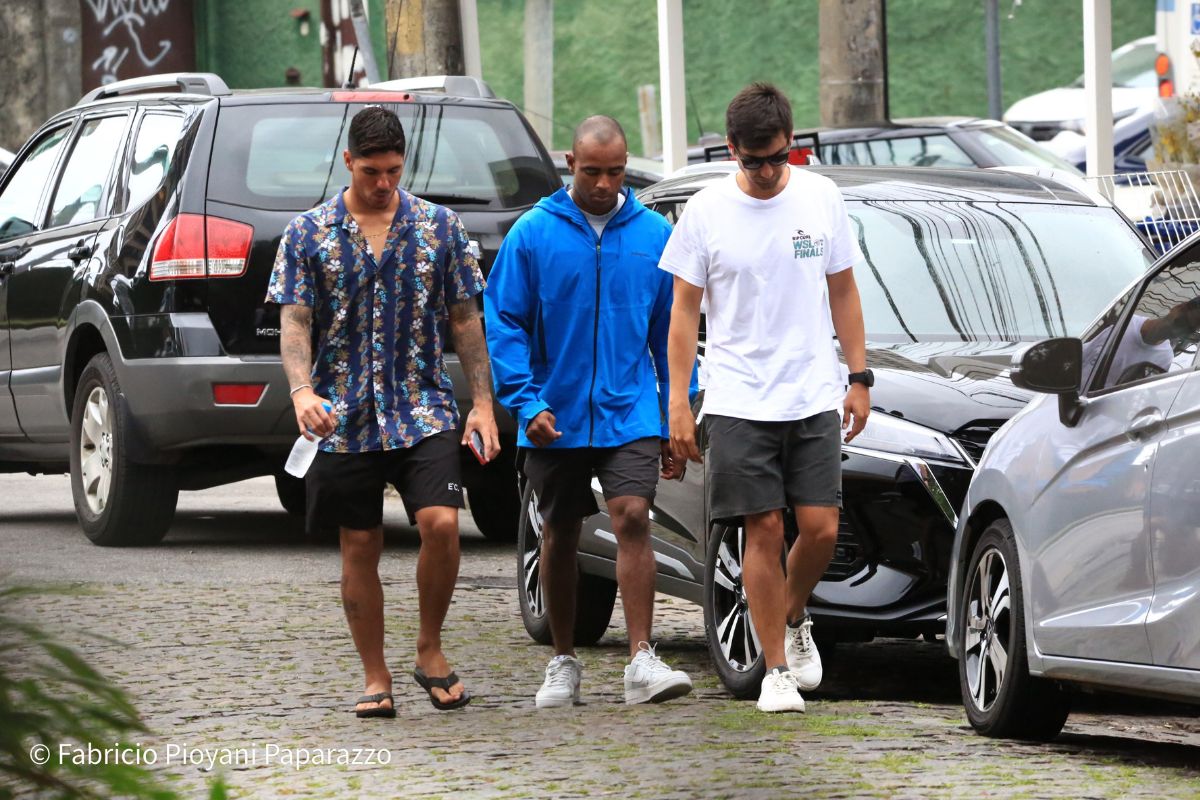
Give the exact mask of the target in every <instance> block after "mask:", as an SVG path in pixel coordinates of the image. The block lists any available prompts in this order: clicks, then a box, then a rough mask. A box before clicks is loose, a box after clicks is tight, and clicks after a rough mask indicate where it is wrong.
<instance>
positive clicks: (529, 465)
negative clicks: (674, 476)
mask: <svg viewBox="0 0 1200 800" xmlns="http://www.w3.org/2000/svg"><path fill="white" fill-rule="evenodd" d="M661 442H662V440H661V439H658V438H649V439H637V440H635V441H632V442H629V443H627V444H623V445H621V446H619V447H564V448H559V449H553V448H551V449H547V450H543V449H541V448H534V447H528V448H522V449H521V456H522V462H523V463H522V467H521V470H522V471H523V472H524V473H525V477H526V478H528V479H529V483H530V484H531V485H532V486H533V490H534V491H535V492H537V496H538V512H539V513H540V514H541V515H542V517H543V518H544V519H550V520H563V521H574V520H578V519H583V518H584V517H589V516H591V515H592V514H595V513H596V512H597V511H599V510H600V507H599V506H597V505H596V496H595V495H593V494H592V475H593V474H594V475H595V476H596V477H597V478H599V479H600V488H601V489H602V490H603V492H604V499H605V500H611V499H612V498H614V497H644V498H646V499H647V500H649V501H651V502H653V501H654V490H655V489H656V488H657V487H658V473H659V464H660V460H661V456H662V445H661Z"/></svg>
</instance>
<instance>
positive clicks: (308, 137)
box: [209, 103, 560, 211]
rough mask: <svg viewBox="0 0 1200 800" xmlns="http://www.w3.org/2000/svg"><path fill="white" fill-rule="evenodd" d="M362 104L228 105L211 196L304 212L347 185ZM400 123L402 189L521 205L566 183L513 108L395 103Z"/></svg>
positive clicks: (466, 201) (438, 197)
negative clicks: (353, 129)
mask: <svg viewBox="0 0 1200 800" xmlns="http://www.w3.org/2000/svg"><path fill="white" fill-rule="evenodd" d="M363 107H364V106H363V105H361V104H351V105H346V104H342V103H329V104H317V103H302V104H301V103H297V104H276V105H255V106H230V107H227V108H223V109H222V111H221V117H220V120H219V121H218V123H217V142H218V144H217V146H216V147H217V152H216V154H214V158H220V159H221V162H222V164H223V168H222V169H220V170H214V172H213V173H212V175H210V177H209V196H210V197H212V198H213V199H215V200H220V201H222V202H227V203H237V204H240V205H251V206H254V207H256V208H265V209H274V210H280V211H284V210H288V211H291V210H296V211H302V210H305V209H308V208H312V207H314V206H316V205H317V204H318V203H320V202H322V201H324V200H326V199H328V198H329V196H330V195H332V194H333V193H334V192H336V191H337V190H338V188H340V187H342V186H346V185H348V184H349V182H350V175H349V173H348V172H347V171H346V166H345V162H344V161H343V159H342V152H343V151H344V150H345V149H346V137H347V133H348V131H347V128H348V127H349V120H350V118H352V117H353V116H354V114H356V113H357V112H358V111H360V110H361V109H362V108H363ZM385 107H386V108H388V109H389V110H391V111H394V112H395V113H396V115H397V116H398V117H399V118H400V122H401V124H402V125H403V126H404V134H405V138H406V153H405V164H404V177H403V178H402V179H401V185H402V186H404V187H405V188H406V189H408V190H409V191H411V192H412V193H414V194H416V195H418V196H419V197H424V198H426V199H428V200H432V201H433V202H436V203H441V204H443V205H448V206H451V207H456V208H457V207H463V206H468V207H472V208H479V209H506V208H520V207H524V206H528V205H532V204H533V203H535V202H537V201H538V200H539V199H541V198H542V197H544V196H546V195H548V194H551V193H553V192H554V191H555V190H556V189H558V187H559V186H560V182H559V180H558V178H557V175H556V174H555V172H554V169H553V167H552V165H551V164H550V163H549V161H547V160H546V159H545V158H544V157H543V155H542V153H541V151H540V150H539V148H538V146H537V142H536V139H534V137H533V136H532V134H530V132H529V130H528V129H527V128H526V127H525V125H524V124H523V123H522V121H521V118H520V116H519V115H518V114H517V112H516V111H515V110H514V109H511V108H506V107H491V106H489V107H479V106H469V105H461V106H460V105H442V104H436V103H428V104H427V103H394V104H392V103H389V104H386V106H385Z"/></svg>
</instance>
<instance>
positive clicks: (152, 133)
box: [126, 114, 183, 208]
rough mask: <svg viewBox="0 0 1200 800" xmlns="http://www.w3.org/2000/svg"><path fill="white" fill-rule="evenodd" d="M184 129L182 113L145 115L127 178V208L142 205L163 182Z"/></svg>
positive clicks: (135, 140) (139, 128) (135, 142)
mask: <svg viewBox="0 0 1200 800" xmlns="http://www.w3.org/2000/svg"><path fill="white" fill-rule="evenodd" d="M182 131H183V117H181V116H179V115H178V114H147V115H146V116H144V117H142V122H141V124H140V125H139V126H138V132H137V137H136V138H135V139H134V145H133V160H132V161H131V162H130V164H129V173H128V178H127V179H126V185H127V188H128V192H129V195H128V196H129V199H128V202H127V204H126V208H136V207H137V206H140V205H141V204H142V203H144V202H146V200H148V199H149V198H150V197H151V196H153V195H154V193H155V192H157V191H158V187H160V186H162V182H163V179H164V178H165V177H166V176H167V168H168V167H170V166H171V159H172V158H173V157H174V156H175V148H176V146H177V145H178V144H179V139H180V136H181V134H182Z"/></svg>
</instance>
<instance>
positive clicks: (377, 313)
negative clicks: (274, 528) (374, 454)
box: [267, 189, 484, 453]
mask: <svg viewBox="0 0 1200 800" xmlns="http://www.w3.org/2000/svg"><path fill="white" fill-rule="evenodd" d="M399 193H400V207H399V208H398V209H397V211H396V216H395V218H394V219H393V220H392V225H391V228H390V229H389V231H388V234H387V244H386V245H385V246H384V248H383V255H382V258H379V259H378V260H377V258H376V257H375V256H373V255H372V254H371V250H370V248H369V247H368V246H367V242H366V239H365V238H364V236H363V234H362V232H361V231H360V229H359V226H358V222H357V221H356V220H355V219H354V217H353V216H352V215H351V214H349V213H348V212H347V211H346V204H345V202H344V200H343V198H342V192H338V194H337V195H336V196H334V197H332V198H330V199H329V200H327V201H326V202H324V203H322V204H321V205H319V206H317V207H316V208H314V209H312V210H311V211H306V212H305V213H303V214H301V215H300V216H298V217H296V218H295V219H294V220H292V221H291V223H289V224H288V226H287V229H286V230H285V231H284V233H283V239H282V240H281V241H280V243H279V252H278V254H277V255H276V257H275V267H274V270H273V271H272V274H271V283H270V285H269V287H268V288H267V302H272V303H280V304H285V305H286V304H297V305H303V306H309V307H311V308H312V309H313V320H314V325H315V327H316V329H317V338H316V354H315V358H314V362H315V363H314V364H313V370H312V383H313V390H314V391H315V392H316V393H317V395H319V396H320V397H323V398H324V399H326V400H327V401H329V403H330V405H332V406H333V416H334V418H335V420H336V422H337V427H336V429H335V430H334V432H333V433H332V434H330V435H329V436H327V437H325V439H324V440H322V442H321V449H322V450H324V451H326V452H333V453H362V452H368V451H372V450H394V449H398V448H404V447H412V446H414V445H416V444H417V443H418V442H420V441H421V440H422V439H424V438H425V437H427V436H432V435H433V434H435V433H440V432H442V431H447V430H453V429H454V428H456V427H457V426H458V408H457V406H456V405H455V404H454V393H453V386H452V384H451V382H450V376H449V375H448V374H447V372H446V365H445V362H444V359H443V357H442V352H443V346H444V339H445V336H446V330H447V320H448V318H449V312H448V308H449V306H450V305H453V304H455V303H461V302H464V301H466V300H469V299H471V298H472V297H474V296H475V295H477V294H479V293H480V292H482V291H483V288H484V282H483V273H482V272H481V271H480V269H479V263H478V261H477V260H476V258H475V255H474V253H473V252H472V249H471V245H470V243H469V241H468V239H467V233H466V230H465V229H464V228H463V225H462V222H460V221H459V219H458V216H457V215H456V214H455V213H454V212H453V211H450V210H449V209H446V208H443V207H441V206H438V205H435V204H433V203H429V202H426V201H424V200H422V199H420V198H418V197H414V196H413V195H411V194H409V193H408V192H406V191H404V190H403V189H400V190H399Z"/></svg>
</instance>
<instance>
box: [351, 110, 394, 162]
mask: <svg viewBox="0 0 1200 800" xmlns="http://www.w3.org/2000/svg"><path fill="white" fill-rule="evenodd" d="M347 144H348V145H349V147H350V156H351V157H352V158H362V157H363V156H373V155H375V154H377V153H386V152H391V151H395V152H397V153H399V154H400V155H404V126H403V125H401V124H400V118H399V117H397V116H396V115H395V114H393V113H392V112H391V111H388V110H387V109H386V108H383V107H382V106H367V107H366V108H364V109H363V110H362V111H360V112H358V113H357V114H355V115H354V119H352V120H351V121H350V135H349V137H348V138H347Z"/></svg>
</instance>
